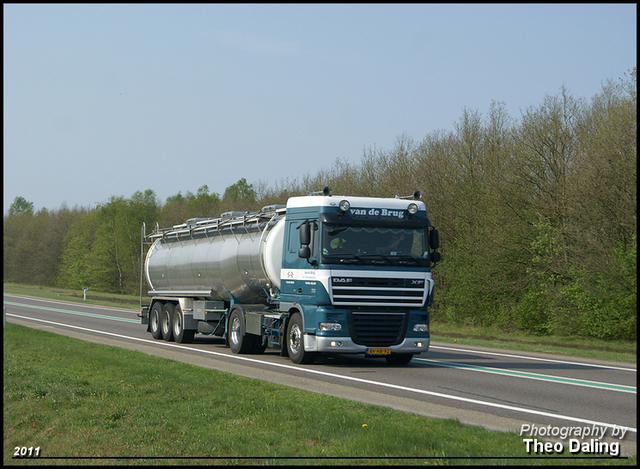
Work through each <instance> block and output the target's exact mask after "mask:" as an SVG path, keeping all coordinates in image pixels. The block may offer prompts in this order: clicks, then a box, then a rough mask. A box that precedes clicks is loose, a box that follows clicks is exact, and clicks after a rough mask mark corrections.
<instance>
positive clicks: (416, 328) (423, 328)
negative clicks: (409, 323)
mask: <svg viewBox="0 0 640 469" xmlns="http://www.w3.org/2000/svg"><path fill="white" fill-rule="evenodd" d="M413 332H429V324H416V325H415V326H413Z"/></svg>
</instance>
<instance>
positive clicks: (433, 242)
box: [429, 229, 440, 251]
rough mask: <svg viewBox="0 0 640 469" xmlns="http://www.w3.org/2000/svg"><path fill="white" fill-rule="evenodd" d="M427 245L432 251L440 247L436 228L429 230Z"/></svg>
mask: <svg viewBox="0 0 640 469" xmlns="http://www.w3.org/2000/svg"><path fill="white" fill-rule="evenodd" d="M429 247H430V248H431V249H433V250H434V251H435V250H436V249H438V248H439V247H440V235H439V234H438V230H435V229H433V230H431V231H430V232H429Z"/></svg>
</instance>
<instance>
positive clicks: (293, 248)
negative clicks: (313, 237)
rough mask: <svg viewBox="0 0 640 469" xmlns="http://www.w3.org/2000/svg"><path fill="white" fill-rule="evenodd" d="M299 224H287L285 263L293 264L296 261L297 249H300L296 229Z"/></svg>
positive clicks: (292, 222) (291, 222)
mask: <svg viewBox="0 0 640 469" xmlns="http://www.w3.org/2000/svg"><path fill="white" fill-rule="evenodd" d="M299 224H300V222H298V221H290V222H287V235H288V237H289V242H288V243H287V254H286V259H287V262H295V261H296V260H297V259H298V249H300V235H299V234H298V230H297V229H296V228H297V227H298V225H299Z"/></svg>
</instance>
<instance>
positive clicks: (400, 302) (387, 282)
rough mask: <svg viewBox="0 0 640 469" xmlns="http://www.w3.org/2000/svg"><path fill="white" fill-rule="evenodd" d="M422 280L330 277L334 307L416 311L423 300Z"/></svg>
mask: <svg viewBox="0 0 640 469" xmlns="http://www.w3.org/2000/svg"><path fill="white" fill-rule="evenodd" d="M426 287H427V281H426V280H425V279H424V278H378V277H368V278H367V277H349V276H335V277H331V300H332V302H333V304H334V305H335V306H396V307H397V306H403V307H413V308H420V307H422V306H423V305H424V302H425V300H426V299H427V293H428V290H427V288H426Z"/></svg>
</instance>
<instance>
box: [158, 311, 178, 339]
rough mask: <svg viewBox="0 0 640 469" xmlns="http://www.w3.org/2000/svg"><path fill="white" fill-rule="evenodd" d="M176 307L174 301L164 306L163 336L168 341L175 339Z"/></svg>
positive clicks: (161, 322)
mask: <svg viewBox="0 0 640 469" xmlns="http://www.w3.org/2000/svg"><path fill="white" fill-rule="evenodd" d="M174 308H175V306H174V304H173V303H166V304H165V305H164V306H163V307H162V316H161V317H162V321H160V324H161V326H162V327H161V328H162V338H163V339H164V340H166V341H167V342H169V341H171V340H173V327H172V325H173V309H174Z"/></svg>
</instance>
